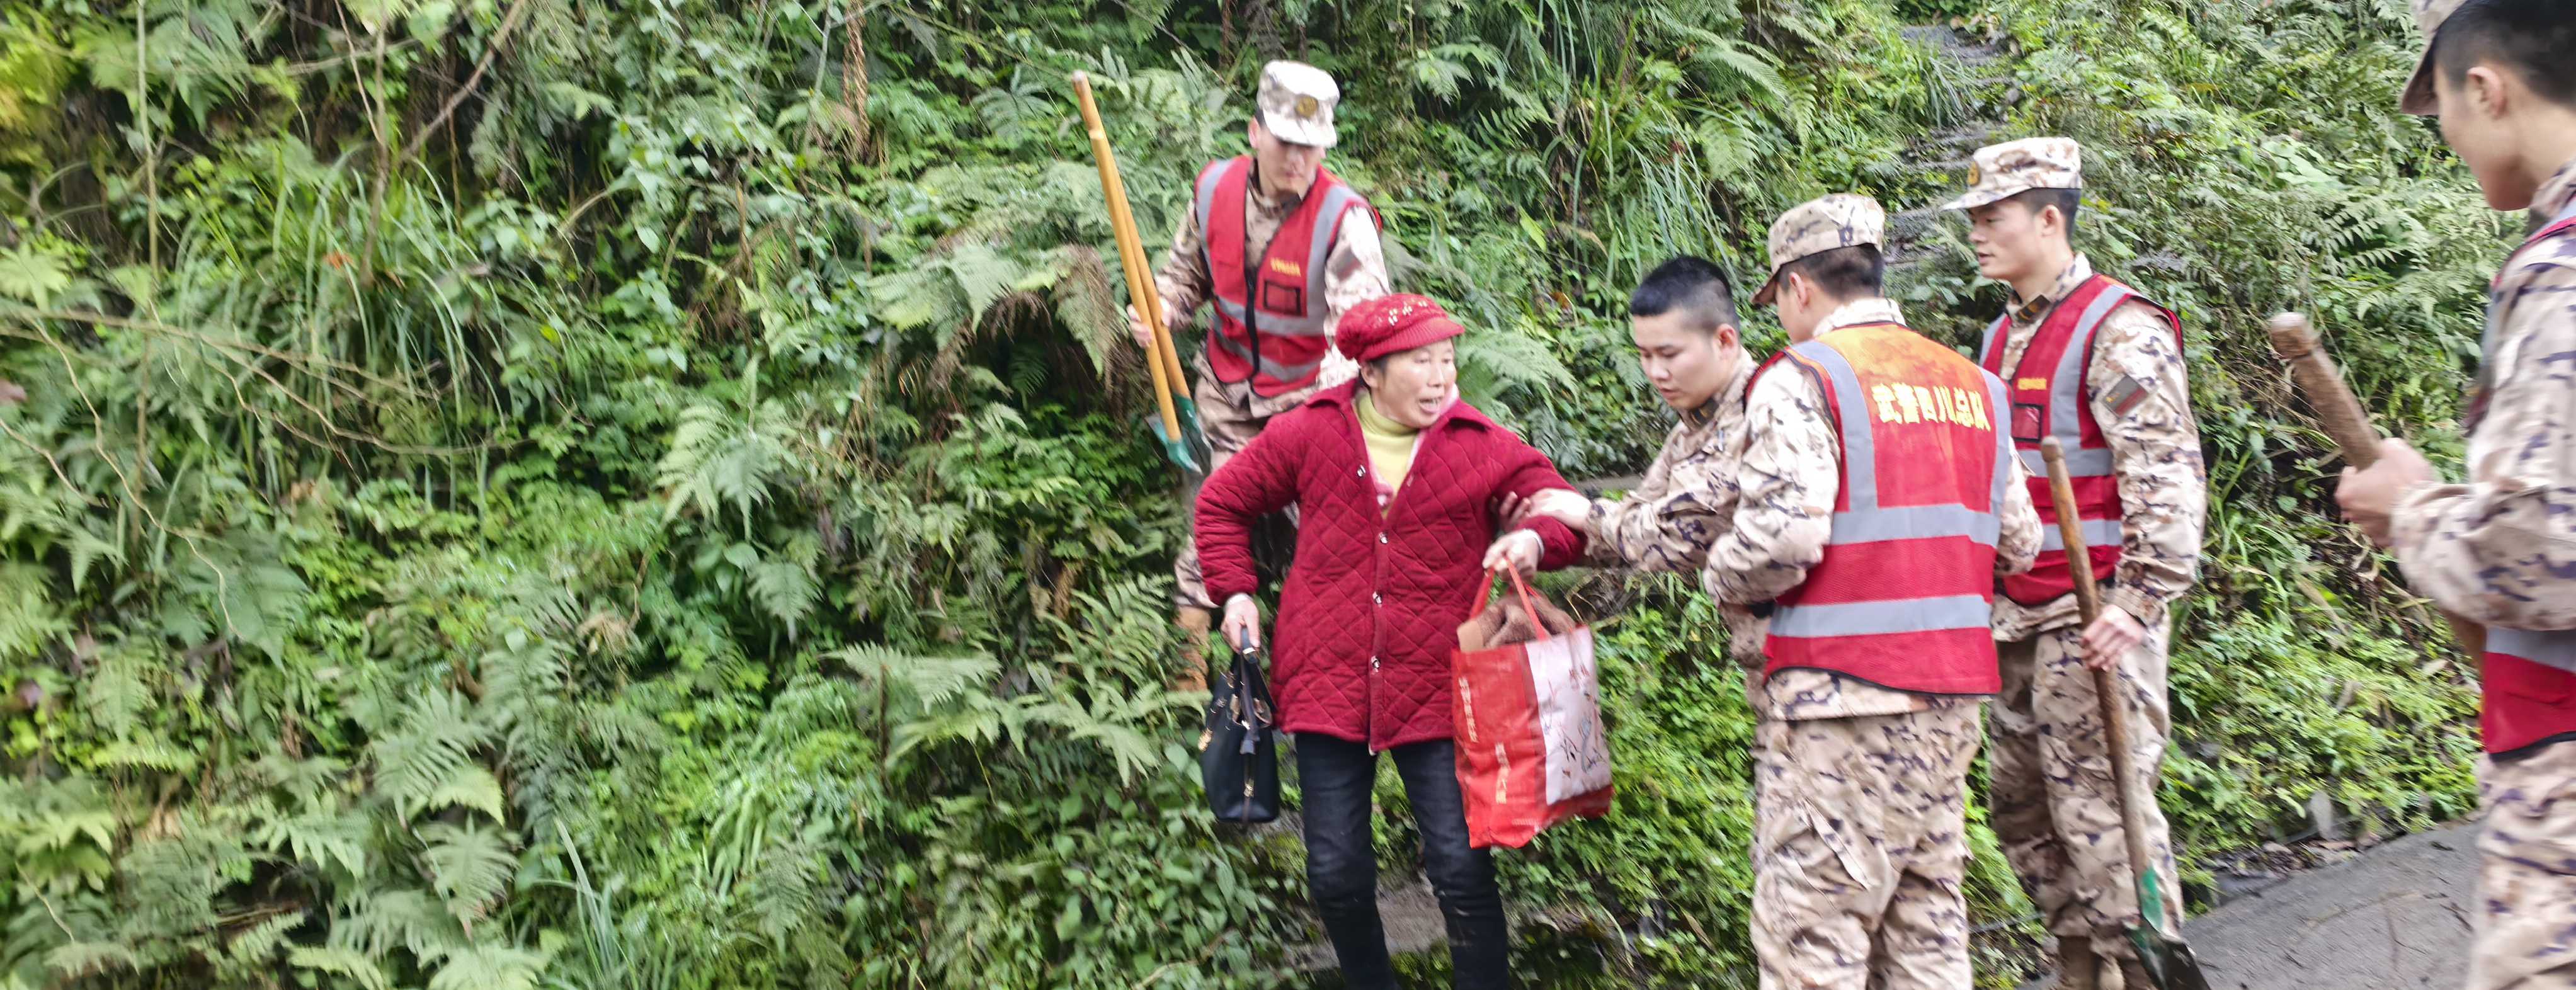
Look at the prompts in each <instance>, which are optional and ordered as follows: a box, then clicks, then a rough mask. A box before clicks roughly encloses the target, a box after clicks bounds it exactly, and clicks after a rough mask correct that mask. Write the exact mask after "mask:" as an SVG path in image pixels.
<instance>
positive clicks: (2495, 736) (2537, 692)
mask: <svg viewBox="0 0 2576 990" xmlns="http://www.w3.org/2000/svg"><path fill="white" fill-rule="evenodd" d="M2571 231H2576V207H2571V208H2569V210H2568V212H2566V213H2564V214H2561V215H2560V216H2559V217H2558V219H2557V220H2556V221H2554V222H2552V223H2551V224H2549V225H2548V226H2546V227H2543V228H2541V230H2540V232H2539V233H2537V234H2533V235H2532V236H2531V239H2530V240H2527V241H2524V242H2523V245H2522V247H2521V248H2519V249H2516V250H2515V252H2514V253H2515V254H2521V253H2522V252H2523V251H2527V250H2530V249H2531V248H2532V247H2533V246H2535V245H2538V244H2539V243H2540V242H2542V241H2544V240H2548V239H2550V238H2553V237H2558V236H2560V235H2562V234H2566V233H2569V232H2571ZM2512 264H2513V262H2512V260H2511V259H2507V260H2506V262H2505V266H2506V267H2511V266H2512ZM2496 279H2497V281H2499V282H2501V281H2502V280H2503V279H2504V272H2503V270H2502V269H2501V268H2500V269H2498V270H2497V272H2496ZM2495 312H2496V307H2495V305H2494V300H2492V299H2490V300H2489V301H2488V305H2487V335H2486V356H2487V359H2488V360H2489V361H2493V360H2494V359H2495V335H2496V330H2497V325H2496V320H2495ZM2479 391H2480V393H2481V394H2480V395H2479V397H2478V399H2477V401H2475V402H2473V403H2471V410H2472V412H2471V416H2472V418H2471V420H2470V421H2469V429H2470V430H2471V431H2472V432H2474V431H2475V430H2476V429H2477V421H2478V420H2479V419H2483V418H2484V416H2485V413H2486V402H2485V395H2484V394H2483V393H2484V392H2485V386H2484V385H2483V384H2481V386H2480V388H2479ZM2479 666H2480V673H2479V677H2478V681H2479V684H2480V686H2481V688H2482V689H2483V690H2484V692H2485V695H2486V699H2485V704H2483V705H2481V706H2480V711H2479V714H2478V727H2479V728H2480V729H2481V730H2483V731H2482V734H2483V735H2484V736H2485V737H2486V749H2487V752H2489V753H2510V752H2513V751H2515V750H2519V749H2526V748H2529V747H2532V746H2538V745H2541V744H2543V743H2550V742H2559V741H2563V740H2565V739H2568V738H2571V737H2576V630H2554V631H2545V632H2544V631H2532V630H2524V629H2507V628H2504V627H2502V626H2490V627H2488V629H2487V652H2486V656H2484V657H2483V658H2481V663H2480V665H2479Z"/></svg>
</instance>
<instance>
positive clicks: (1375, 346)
mask: <svg viewBox="0 0 2576 990" xmlns="http://www.w3.org/2000/svg"><path fill="white" fill-rule="evenodd" d="M1466 332H1467V328H1466V327H1462V326H1459V325H1458V321H1456V320H1453V319H1450V318H1449V311H1448V310H1445V309H1441V308H1440V304H1439V303H1436V302H1432V301H1431V300H1430V299H1429V298H1426V297H1423V296H1416V295H1411V294H1406V295H1394V296H1379V297H1377V298H1375V299H1371V300H1369V301H1367V302H1364V303H1361V304H1359V305H1357V306H1353V307H1351V311H1350V312H1348V313H1344V314H1342V322H1341V323H1340V324H1339V325H1337V326H1336V327H1335V328H1334V330H1333V345H1334V346H1336V347H1339V348H1341V351H1342V354H1343V356H1345V357H1348V358H1350V359H1351V360H1353V361H1361V362H1367V361H1375V360H1377V359H1379V358H1382V357H1385V356H1387V355H1389V354H1394V353H1396V352H1398V351H1409V350H1412V349H1414V348H1416V347H1421V346H1423V345H1425V344H1432V343H1437V342H1439V341H1443V340H1447V339H1449V338H1451V337H1455V336H1457V335H1459V334H1462V333H1466Z"/></svg>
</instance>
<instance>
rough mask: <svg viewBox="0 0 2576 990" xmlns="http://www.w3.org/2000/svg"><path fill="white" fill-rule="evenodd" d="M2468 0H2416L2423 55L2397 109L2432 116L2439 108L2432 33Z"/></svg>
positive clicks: (2419, 115) (2399, 97)
mask: <svg viewBox="0 0 2576 990" xmlns="http://www.w3.org/2000/svg"><path fill="white" fill-rule="evenodd" d="M2468 2H2469V0H2413V4H2414V7H2415V26H2416V27H2419V28H2422V29H2423V30H2424V57H2423V58H2422V59H2419V60H2417V61H2416V63H2415V74H2414V75H2413V76H2410V77H2408V78H2407V80H2406V89H2405V90H2404V91H2403V92H2402V93H2401V94H2400V95H2399V96H2398V98H2397V108H2398V109H2400V110H2404V111H2406V112H2407V113H2411V114H2414V115H2416V116H2418V117H2427V116H2431V115H2432V114H2433V113H2434V111H2435V110H2437V109H2439V108H2438V107H2437V106H2435V103H2434V99H2433V35H2434V33H2435V32H2438V31H2440V30H2441V29H2442V22H2443V21H2447V20H2450V19H2451V13H2452V12H2453V11H2456V10H2459V9H2460V6H2461V5H2462V4H2465V3H2468Z"/></svg>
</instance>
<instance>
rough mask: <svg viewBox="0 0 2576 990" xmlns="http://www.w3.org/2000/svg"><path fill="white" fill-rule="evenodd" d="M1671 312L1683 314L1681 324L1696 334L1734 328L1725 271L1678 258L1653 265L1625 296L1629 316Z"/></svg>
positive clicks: (1732, 303)
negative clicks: (1642, 279) (1652, 268)
mask: <svg viewBox="0 0 2576 990" xmlns="http://www.w3.org/2000/svg"><path fill="white" fill-rule="evenodd" d="M1672 312H1680V313H1681V314H1683V316H1684V317H1685V319H1684V320H1683V321H1682V322H1683V324H1684V325H1685V326H1688V327H1689V328H1690V329H1692V330H1693V331H1696V332H1699V333H1716V332H1717V328H1719V327H1721V326H1732V325H1736V324H1737V320H1736V317H1735V290H1734V289H1733V288H1732V287H1730V286H1729V285H1728V283H1727V281H1726V271H1725V269H1722V268H1719V267H1717V265H1716V263H1714V262H1711V261H1709V260H1708V259H1706V258H1702V257H1699V256H1697V255H1688V254H1685V255H1681V256H1679V257H1676V258H1674V259H1672V260H1670V261H1666V262H1664V263H1663V264H1660V265H1656V266H1655V270H1654V271H1651V272H1647V273H1646V280H1645V281H1643V282H1639V283H1637V291H1636V292H1634V293H1632V294H1630V295H1629V296H1628V315H1630V316H1662V315H1664V314H1666V313H1672Z"/></svg>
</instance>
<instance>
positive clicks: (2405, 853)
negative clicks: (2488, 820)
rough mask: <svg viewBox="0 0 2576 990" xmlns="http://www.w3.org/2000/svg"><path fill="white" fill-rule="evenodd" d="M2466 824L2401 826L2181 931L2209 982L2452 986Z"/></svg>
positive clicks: (2231, 989)
mask: <svg viewBox="0 0 2576 990" xmlns="http://www.w3.org/2000/svg"><path fill="white" fill-rule="evenodd" d="M2476 894H2477V825H2476V824H2474V823H2471V824H2467V825H2455V826H2452V827H2450V828H2446V829H2442V830H2439V831H2434V832H2427V833H2425V834H2422V835H2411V836H2408V837H2406V838H2403V839H2399V840H2397V841H2395V842H2391V843H2388V844H2386V845H2383V846H2378V847H2376V848H2373V849H2370V850H2369V851H2367V852H2364V853H2362V854H2361V855H2360V856H2359V857H2357V858H2355V859H2352V860H2349V861H2346V862H2343V863H2339V864H2337V865H2334V866H2329V867H2325V868H2323V869H2318V870H2314V871H2311V872H2308V873H2304V874H2300V875H2299V876H2297V877H2294V878H2292V879H2290V880H2289V881H2287V882H2285V883H2283V884H2281V885H2280V886H2277V887H2273V888H2271V889H2269V890H2266V891H2264V892H2263V893H2262V894H2261V895H2259V896H2256V897H2249V898H2247V899H2245V900H2241V901H2236V902H2234V903H2231V904H2228V905H2227V906H2225V907H2221V908H2219V909H2218V910H2215V911H2212V912H2210V913H2209V914H2208V915H2207V916H2205V917H2200V918H2195V919H2193V920H2192V921H2191V923H2190V924H2189V925H2188V926H2186V928H2185V929H2184V934H2185V935H2187V936H2188V937H2189V938H2190V940H2191V945H2192V949H2193V951H2194V952H2196V953H2198V954H2199V956H2200V961H2201V968H2202V970H2203V971H2204V972H2206V973H2207V974H2208V975H2209V985H2210V986H2211V987H2212V988H2214V990H2426V988H2435V990H2453V988H2456V987H2458V986H2460V985H2461V980H2462V979H2463V978H2464V977H2465V976H2466V975H2467V972H2468V955H2467V952H2468V944H2469V912H2470V911H2471V910H2472V909H2473V908H2474V906H2475V905H2476V903H2477V900H2476Z"/></svg>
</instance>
